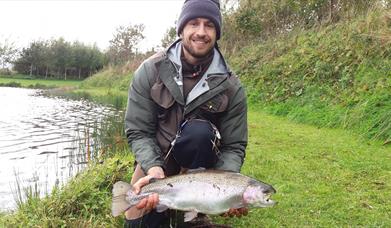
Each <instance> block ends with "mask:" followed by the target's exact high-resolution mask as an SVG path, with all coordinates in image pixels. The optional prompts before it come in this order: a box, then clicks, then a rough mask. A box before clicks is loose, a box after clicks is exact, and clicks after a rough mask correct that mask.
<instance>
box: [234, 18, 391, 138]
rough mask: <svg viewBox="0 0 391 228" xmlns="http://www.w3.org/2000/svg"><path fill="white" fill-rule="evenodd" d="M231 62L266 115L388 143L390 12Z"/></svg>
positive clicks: (277, 42) (248, 51) (254, 50)
mask: <svg viewBox="0 0 391 228" xmlns="http://www.w3.org/2000/svg"><path fill="white" fill-rule="evenodd" d="M231 63H232V64H233V67H234V69H235V70H236V72H237V73H238V75H240V77H241V79H242V82H244V84H246V86H247V91H248V94H249V96H250V100H251V101H252V102H253V103H258V104H261V105H262V106H263V108H264V110H266V111H267V112H269V113H272V114H274V115H281V116H286V117H288V118H289V119H291V120H295V121H298V122H301V123H310V124H314V125H317V126H321V127H338V128H344V129H351V130H353V131H355V132H356V133H358V134H360V135H363V136H365V137H366V138H372V139H381V140H383V141H384V142H388V141H390V140H391V11H381V12H376V11H375V12H371V13H369V14H368V15H367V16H366V17H362V18H357V19H354V20H351V21H348V22H344V23H339V24H335V25H329V26H324V27H316V28H314V29H311V30H307V31H293V32H292V33H290V34H289V35H287V36H284V37H276V38H273V39H270V40H268V41H266V42H263V43H262V42H261V43H259V42H258V43H254V44H251V45H249V46H247V47H244V48H243V49H242V50H241V51H239V52H238V53H235V55H233V57H232V58H231Z"/></svg>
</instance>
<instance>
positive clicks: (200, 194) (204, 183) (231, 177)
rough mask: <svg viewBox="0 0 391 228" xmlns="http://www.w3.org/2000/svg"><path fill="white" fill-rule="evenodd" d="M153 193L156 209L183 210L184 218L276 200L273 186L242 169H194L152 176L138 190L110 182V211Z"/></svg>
mask: <svg viewBox="0 0 391 228" xmlns="http://www.w3.org/2000/svg"><path fill="white" fill-rule="evenodd" d="M152 193H157V194H158V195H159V202H158V205H157V207H156V211H157V212H163V211H165V210H167V209H174V210H180V211H185V212H186V213H185V219H184V221H185V222H187V221H191V220H193V219H194V218H196V217H197V214H198V213H203V214H208V215H218V214H223V213H225V212H228V211H229V209H231V208H242V207H247V208H262V207H271V206H273V205H275V204H276V202H275V201H273V200H272V199H271V198H270V197H271V196H272V195H273V194H274V193H276V190H275V189H274V188H273V186H271V185H269V184H267V183H264V182H262V181H259V180H256V179H254V178H251V177H249V176H246V175H243V174H241V173H236V172H229V171H219V170H197V171H194V172H188V173H185V174H179V175H174V176H170V177H167V178H163V179H152V181H150V183H149V184H147V185H145V186H143V187H142V189H141V192H140V193H139V194H135V193H134V192H133V188H132V186H131V185H130V184H129V183H126V182H123V181H119V182H116V183H115V184H114V185H113V198H112V215H113V216H114V217H116V216H118V215H120V214H122V213H123V212H124V211H126V210H127V209H129V208H130V207H132V206H135V205H137V204H138V203H139V202H140V200H142V199H143V198H146V197H148V195H150V194H152Z"/></svg>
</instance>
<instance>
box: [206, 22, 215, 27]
mask: <svg viewBox="0 0 391 228" xmlns="http://www.w3.org/2000/svg"><path fill="white" fill-rule="evenodd" d="M206 26H207V27H208V28H214V27H215V24H213V22H208V23H207V24H206Z"/></svg>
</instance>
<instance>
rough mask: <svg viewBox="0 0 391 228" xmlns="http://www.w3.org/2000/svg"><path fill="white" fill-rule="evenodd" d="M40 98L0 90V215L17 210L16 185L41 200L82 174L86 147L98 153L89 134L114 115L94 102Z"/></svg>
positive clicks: (29, 92) (34, 92)
mask: <svg viewBox="0 0 391 228" xmlns="http://www.w3.org/2000/svg"><path fill="white" fill-rule="evenodd" d="M40 94H41V91H40V90H34V89H21V88H7V87H0V210H1V211H5V210H10V209H13V208H15V205H16V204H15V202H16V201H15V198H14V197H16V195H17V194H16V193H17V183H19V185H20V186H21V187H28V186H34V185H37V186H38V189H39V191H40V195H41V196H42V195H45V194H47V193H50V191H51V189H52V188H53V186H54V185H56V184H58V185H62V184H64V183H65V182H66V181H67V180H68V179H69V178H70V177H72V176H74V175H75V174H76V173H77V172H79V171H80V170H82V169H83V168H84V167H85V166H86V161H87V156H86V152H85V151H86V148H89V150H93V149H96V146H95V145H94V140H93V137H91V134H92V133H93V132H94V129H96V126H98V125H99V123H100V122H101V121H102V120H104V119H105V118H106V117H108V116H110V115H113V114H114V110H113V109H112V108H110V107H105V106H102V105H98V104H94V103H92V102H88V101H75V100H67V99H63V98H51V97H46V96H42V95H40ZM87 145H88V146H87ZM17 180H18V181H17Z"/></svg>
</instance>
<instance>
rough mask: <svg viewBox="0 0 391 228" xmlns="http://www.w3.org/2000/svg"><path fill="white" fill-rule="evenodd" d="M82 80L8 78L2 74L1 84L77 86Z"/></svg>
mask: <svg viewBox="0 0 391 228" xmlns="http://www.w3.org/2000/svg"><path fill="white" fill-rule="evenodd" d="M81 82H82V81H77V80H51V79H48V80H45V79H23V78H19V77H18V78H6V77H4V76H0V86H11V87H30V88H31V87H33V88H44V87H69V86H72V87H73V86H77V85H79V84H80V83H81Z"/></svg>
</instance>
